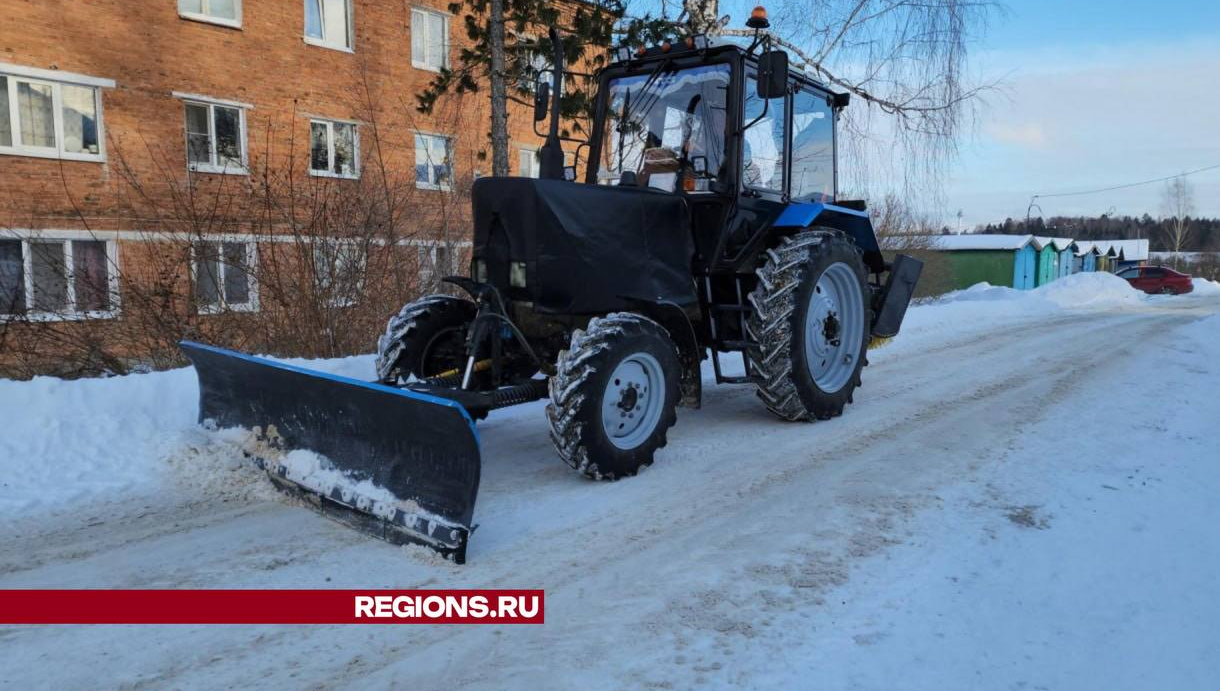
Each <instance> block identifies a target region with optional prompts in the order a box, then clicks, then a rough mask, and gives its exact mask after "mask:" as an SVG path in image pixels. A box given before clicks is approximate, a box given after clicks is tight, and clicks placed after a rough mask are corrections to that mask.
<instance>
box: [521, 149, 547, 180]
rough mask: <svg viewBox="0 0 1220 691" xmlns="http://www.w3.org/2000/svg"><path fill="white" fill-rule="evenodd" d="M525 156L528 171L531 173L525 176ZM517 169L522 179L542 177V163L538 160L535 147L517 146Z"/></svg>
mask: <svg viewBox="0 0 1220 691" xmlns="http://www.w3.org/2000/svg"><path fill="white" fill-rule="evenodd" d="M526 154H529V161H530V164H529V170H532V171H533V173H534V174H533V175H526V165H525V160H526ZM517 167H518V168H519V172H520V173H521V177H523V178H540V177H542V161H539V160H538V147H536V146H519V147H517Z"/></svg>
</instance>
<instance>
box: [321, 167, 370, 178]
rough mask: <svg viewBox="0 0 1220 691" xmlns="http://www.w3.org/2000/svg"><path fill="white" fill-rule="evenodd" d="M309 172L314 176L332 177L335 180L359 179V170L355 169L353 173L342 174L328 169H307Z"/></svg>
mask: <svg viewBox="0 0 1220 691" xmlns="http://www.w3.org/2000/svg"><path fill="white" fill-rule="evenodd" d="M309 174H310V176H312V177H315V178H334V179H336V180H359V179H360V171H356V173H355V174H353V175H344V174H343V173H332V172H330V171H329V170H314V169H313V168H310V169H309Z"/></svg>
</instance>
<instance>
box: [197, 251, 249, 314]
mask: <svg viewBox="0 0 1220 691" xmlns="http://www.w3.org/2000/svg"><path fill="white" fill-rule="evenodd" d="M191 255H192V262H191V277H192V281H193V283H194V287H195V290H194V295H195V308H196V310H197V311H198V312H199V314H216V313H219V312H225V311H233V312H254V311H257V310H258V287H257V284H256V282H255V280H254V274H253V268H254V267H255V266H257V251H256V249H255V244H254V243H253V242H234V241H203V242H196V243H195V244H194V245H192V247H191Z"/></svg>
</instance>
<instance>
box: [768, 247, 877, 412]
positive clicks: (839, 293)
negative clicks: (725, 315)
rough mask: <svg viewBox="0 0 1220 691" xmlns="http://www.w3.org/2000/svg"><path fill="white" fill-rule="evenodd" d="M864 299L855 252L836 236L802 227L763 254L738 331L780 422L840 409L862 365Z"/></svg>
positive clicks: (867, 324) (868, 314)
mask: <svg viewBox="0 0 1220 691" xmlns="http://www.w3.org/2000/svg"><path fill="white" fill-rule="evenodd" d="M868 296H869V290H868V278H867V274H866V273H865V270H864V262H863V260H862V258H861V256H860V251H859V250H858V249H857V248H856V246H855V244H854V243H852V242H851V240H849V239H848V238H847V237H845V236H843V235H842V234H840V233H837V232H835V231H833V230H829V229H826V230H821V229H811V230H806V231H803V232H800V233H797V234H796V235H794V236H792V237H789V238H785V239H784V241H783V243H782V244H781V245H780V246H779V247H776V248H774V249H772V250H769V251H768V252H767V255H766V262H765V263H764V265H763V266H762V268H760V269H759V270H758V287H757V288H756V289H755V290H754V291H753V292H752V293H751V294H750V303H751V306H752V307H753V313H752V314H751V315H750V318H749V320H748V321H747V323H746V328H747V331H748V334H749V336H750V340H751V341H752V343H753V345H752V346H751V347H750V349H749V351H748V354H749V358H750V364H751V366H752V367H753V368H754V370H755V373H756V374H757V375H758V397H759V398H761V399H762V401H763V403H764V404H765V405H766V406H767V409H768V410H770V411H771V412H773V413H775V414H776V415H778V416H779V417H781V418H783V419H785V420H824V419H827V418H831V417H836V416H838V415H841V414H842V413H843V408H844V407H845V406H846V405H847V404H848V403H850V402H851V400H852V393H853V392H854V391H855V389H856V387H857V386H859V385H860V370H861V368H863V367H864V365H865V364H866V361H865V357H866V354H867V348H868V337H869V332H870V329H871V326H872V309H871V305H870V302H869V300H868Z"/></svg>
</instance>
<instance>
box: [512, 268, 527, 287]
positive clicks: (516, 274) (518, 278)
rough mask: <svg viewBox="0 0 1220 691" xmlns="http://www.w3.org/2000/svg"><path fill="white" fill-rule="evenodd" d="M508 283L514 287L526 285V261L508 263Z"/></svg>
mask: <svg viewBox="0 0 1220 691" xmlns="http://www.w3.org/2000/svg"><path fill="white" fill-rule="evenodd" d="M508 284H509V285H510V286H512V287H514V288H524V287H525V262H513V263H512V264H509V265H508Z"/></svg>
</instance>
